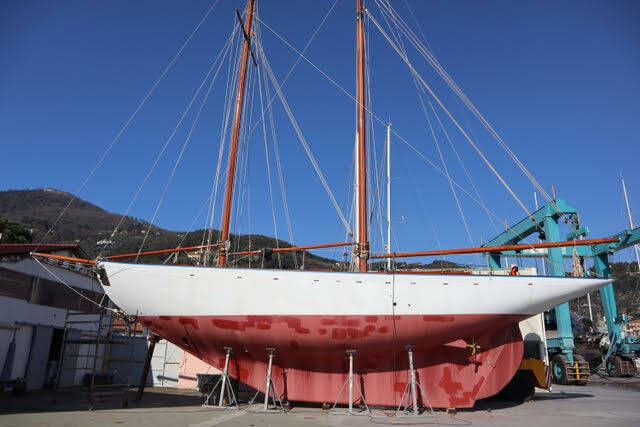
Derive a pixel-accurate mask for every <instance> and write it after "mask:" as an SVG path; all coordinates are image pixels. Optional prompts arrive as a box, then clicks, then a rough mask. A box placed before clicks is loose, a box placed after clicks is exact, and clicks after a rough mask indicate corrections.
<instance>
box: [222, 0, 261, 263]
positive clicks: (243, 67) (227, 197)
mask: <svg viewBox="0 0 640 427" xmlns="http://www.w3.org/2000/svg"><path fill="white" fill-rule="evenodd" d="M254 6H255V0H249V1H248V2H247V13H246V23H245V25H244V29H243V31H244V36H245V37H244V44H243V46H242V57H241V59H240V73H239V75H238V91H237V94H236V105H235V111H234V118H233V128H232V131H231V145H230V147H229V163H228V166H227V185H226V188H225V193H224V208H223V213H222V227H221V230H220V243H221V245H220V248H219V252H218V253H219V257H218V265H219V266H221V267H224V266H225V264H226V263H227V251H228V249H229V247H230V245H229V225H230V220H231V203H232V200H233V181H234V178H235V172H236V159H237V155H238V138H239V136H240V124H241V120H242V105H243V103H244V86H245V80H246V75H247V63H248V60H249V52H250V49H251V23H252V21H253V10H254Z"/></svg>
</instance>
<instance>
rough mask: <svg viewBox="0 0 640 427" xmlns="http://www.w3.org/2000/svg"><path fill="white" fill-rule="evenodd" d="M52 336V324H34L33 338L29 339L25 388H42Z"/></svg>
mask: <svg viewBox="0 0 640 427" xmlns="http://www.w3.org/2000/svg"><path fill="white" fill-rule="evenodd" d="M52 337H53V326H40V325H39V326H35V327H34V331H33V339H32V340H31V351H30V352H29V361H28V362H27V371H26V383H27V390H36V389H40V388H42V384H43V383H44V376H45V374H46V371H47V362H48V361H49V349H50V347H51V338H52Z"/></svg>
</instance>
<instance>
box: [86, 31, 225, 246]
mask: <svg viewBox="0 0 640 427" xmlns="http://www.w3.org/2000/svg"><path fill="white" fill-rule="evenodd" d="M234 32H235V29H234ZM232 36H233V32H232V33H231V35H230V36H229V39H228V40H227V42H226V43H225V45H224V46H223V48H222V50H221V51H220V53H219V54H218V57H217V58H216V59H215V60H214V61H213V62H212V63H211V66H210V67H209V70H208V71H207V74H206V75H205V77H204V78H203V79H202V82H201V83H200V86H199V87H198V89H197V90H196V92H195V94H194V95H193V96H192V98H191V100H190V102H189V104H188V105H187V108H186V109H185V111H184V112H183V113H182V116H181V117H180V119H179V120H178V123H177V124H176V126H175V127H174V129H173V131H172V132H171V134H170V135H169V137H168V138H167V140H166V141H165V143H164V145H163V147H162V149H161V150H160V152H159V153H158V154H157V156H156V159H155V161H154V162H153V164H152V165H151V167H150V168H149V171H148V172H147V175H146V176H145V177H144V179H143V180H142V182H141V183H140V186H139V187H138V190H137V191H136V193H135V194H134V196H133V199H132V200H131V202H130V203H129V206H127V209H126V210H125V212H124V214H122V215H121V217H120V220H119V221H118V223H117V225H116V227H115V228H114V229H113V231H112V232H111V237H114V236H115V235H116V233H117V231H118V228H120V226H121V225H122V223H123V222H124V220H125V219H126V218H127V215H128V214H129V211H130V210H131V208H132V207H133V205H134V203H135V202H136V200H137V198H138V196H139V195H140V193H141V192H142V189H143V188H144V186H145V185H146V183H147V181H148V180H149V178H150V177H151V174H152V173H153V171H154V170H155V168H156V167H157V165H158V163H159V162H160V159H161V158H162V157H163V155H164V153H165V151H166V150H167V147H168V146H169V144H170V143H171V141H172V140H173V137H174V136H175V134H176V132H177V130H178V128H179V127H180V125H181V124H182V122H183V121H184V119H185V117H186V115H187V113H188V112H189V110H190V109H191V106H192V105H193V103H194V102H195V100H196V98H197V96H198V94H199V93H200V91H201V90H202V88H203V87H204V85H205V83H206V81H207V80H208V78H209V75H210V74H211V73H212V72H213V69H214V67H215V64H216V63H217V61H218V59H219V58H220V56H221V55H222V51H224V49H225V47H226V46H227V44H228V43H229V41H230V40H231V39H232ZM108 246H109V243H107V244H106V245H104V246H103V247H102V249H101V250H100V253H99V254H98V256H100V255H102V253H103V252H104V250H105V249H106V248H107V247H108Z"/></svg>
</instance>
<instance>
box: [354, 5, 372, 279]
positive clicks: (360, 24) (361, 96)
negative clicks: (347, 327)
mask: <svg viewBox="0 0 640 427" xmlns="http://www.w3.org/2000/svg"><path fill="white" fill-rule="evenodd" d="M362 2H363V0H356V12H357V15H356V21H357V22H356V45H357V47H356V103H357V106H356V110H357V112H356V117H357V128H358V133H357V139H358V141H357V148H358V162H357V163H358V165H357V166H358V244H357V246H356V250H355V255H356V256H357V257H358V271H360V272H366V271H367V260H368V259H369V233H368V231H367V155H366V153H367V145H366V95H365V94H366V90H365V68H364V66H365V57H364V55H365V50H364V49H365V46H364V8H363V6H362Z"/></svg>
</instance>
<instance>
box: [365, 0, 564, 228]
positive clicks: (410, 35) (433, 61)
mask: <svg viewBox="0 0 640 427" xmlns="http://www.w3.org/2000/svg"><path fill="white" fill-rule="evenodd" d="M376 4H377V5H378V7H379V9H380V10H381V12H383V14H384V13H385V12H386V13H387V14H389V16H390V17H391V19H393V20H395V21H396V22H397V23H398V24H397V25H398V26H399V27H400V28H401V29H403V30H404V31H403V32H404V34H405V36H406V37H407V39H408V40H409V41H410V42H411V43H412V44H413V45H414V47H415V48H416V50H418V52H419V53H420V54H421V55H422V56H423V57H424V58H425V59H426V60H427V62H428V63H429V64H430V65H431V66H432V67H433V68H434V69H435V71H436V72H437V73H438V74H439V75H440V77H441V78H442V79H443V80H444V81H445V83H447V85H448V86H449V87H450V89H451V90H452V91H453V92H454V93H455V94H456V95H457V96H458V98H459V99H460V100H461V101H462V103H463V104H464V105H465V106H466V107H467V108H468V109H469V111H471V113H472V114H473V115H474V116H475V117H476V118H477V119H478V120H479V121H480V123H481V124H482V125H483V126H484V127H485V129H487V131H488V132H489V133H490V134H491V136H492V137H493V138H494V139H495V140H496V141H497V142H498V144H499V145H500V146H501V147H502V149H503V150H504V151H505V152H506V153H507V155H508V156H509V157H510V158H511V159H512V161H513V162H514V163H515V164H516V166H518V168H520V170H521V171H522V173H523V174H524V175H525V176H526V177H527V178H528V179H529V181H530V182H531V183H532V184H533V186H534V187H535V188H537V189H538V190H539V191H540V192H541V194H542V195H543V196H544V197H545V198H546V199H547V200H548V201H549V202H550V204H551V206H552V208H553V209H554V210H555V211H556V212H557V213H558V214H559V215H560V216H561V217H563V218H565V219H566V216H565V215H564V214H563V213H562V212H560V210H559V209H558V207H557V206H556V204H555V201H554V200H553V198H552V197H551V196H549V194H548V193H547V191H546V190H545V189H544V188H543V187H542V186H541V185H540V183H539V182H538V181H537V180H536V179H535V177H534V176H533V174H532V173H531V172H530V171H529V170H528V169H527V168H526V167H525V165H524V164H523V163H522V161H520V159H519V158H518V157H517V156H516V154H515V153H514V152H513V151H512V150H511V149H510V148H509V146H508V145H507V144H506V143H505V142H504V140H503V139H502V137H501V136H500V135H499V134H498V133H497V131H495V129H493V127H492V126H491V124H490V123H489V122H488V121H487V120H486V119H485V117H484V116H483V115H482V114H481V113H480V111H479V110H478V109H477V108H476V106H475V105H474V104H473V103H472V102H471V100H470V99H469V98H468V97H467V96H466V94H465V93H464V92H463V91H462V89H460V87H459V86H458V85H457V83H456V82H455V81H454V80H453V78H452V77H451V76H450V75H449V74H448V73H447V72H446V70H445V69H444V68H443V67H442V65H441V64H440V63H439V61H438V60H437V58H435V56H434V55H433V54H432V53H431V51H430V50H429V49H428V48H427V47H426V46H424V44H422V42H421V41H420V39H419V38H418V37H417V36H416V35H415V33H414V32H413V31H412V30H411V28H410V27H409V26H408V25H407V24H406V22H405V21H404V20H403V19H402V17H400V16H399V14H398V13H397V12H396V11H395V10H394V9H393V7H392V6H391V3H390V2H389V1H388V0H386V1H385V2H384V3H381V2H380V0H376ZM367 12H368V11H367ZM411 13H413V12H411ZM420 31H422V30H420ZM423 35H424V33H423ZM521 206H522V205H521ZM529 216H530V215H529Z"/></svg>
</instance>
